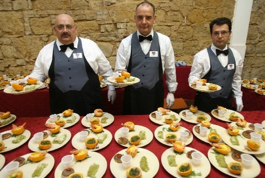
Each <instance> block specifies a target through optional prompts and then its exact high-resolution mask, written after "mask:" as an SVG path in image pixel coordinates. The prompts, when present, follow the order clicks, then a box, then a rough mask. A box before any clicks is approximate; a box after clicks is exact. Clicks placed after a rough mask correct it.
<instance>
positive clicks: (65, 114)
mask: <svg viewBox="0 0 265 178" xmlns="http://www.w3.org/2000/svg"><path fill="white" fill-rule="evenodd" d="M73 112H74V111H73V110H72V109H67V110H65V111H64V112H63V116H64V117H69V116H71V115H72V114H73Z"/></svg>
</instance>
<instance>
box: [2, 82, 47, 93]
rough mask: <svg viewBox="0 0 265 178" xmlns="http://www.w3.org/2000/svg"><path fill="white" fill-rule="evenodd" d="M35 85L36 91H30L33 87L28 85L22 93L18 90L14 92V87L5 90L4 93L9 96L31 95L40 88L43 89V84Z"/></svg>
mask: <svg viewBox="0 0 265 178" xmlns="http://www.w3.org/2000/svg"><path fill="white" fill-rule="evenodd" d="M33 85H35V88H34V89H29V88H30V87H32V85H26V86H25V87H24V88H23V90H22V91H16V90H14V88H13V87H12V86H8V87H6V88H5V89H4V92H5V93H8V94H13V95H20V94H25V93H30V92H33V91H35V90H37V89H38V88H40V87H42V85H43V83H42V82H40V81H38V82H37V84H33ZM27 89H29V90H27Z"/></svg>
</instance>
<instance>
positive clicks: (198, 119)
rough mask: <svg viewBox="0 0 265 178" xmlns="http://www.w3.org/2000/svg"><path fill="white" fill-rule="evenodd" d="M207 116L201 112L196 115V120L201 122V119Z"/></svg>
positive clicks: (205, 118) (204, 119) (203, 119)
mask: <svg viewBox="0 0 265 178" xmlns="http://www.w3.org/2000/svg"><path fill="white" fill-rule="evenodd" d="M206 120H207V117H206V115H204V114H203V113H201V114H199V115H197V122H199V123H201V122H202V121H206Z"/></svg>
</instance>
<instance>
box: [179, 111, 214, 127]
mask: <svg viewBox="0 0 265 178" xmlns="http://www.w3.org/2000/svg"><path fill="white" fill-rule="evenodd" d="M186 111H189V109H185V110H182V111H181V112H180V113H179V115H180V117H181V119H183V120H184V121H186V122H189V123H192V124H198V123H199V122H198V121H197V116H198V115H199V114H204V115H205V116H206V117H207V121H211V119H212V118H211V116H210V115H209V114H207V113H206V112H203V111H200V110H198V111H197V112H196V113H193V115H192V116H191V118H186Z"/></svg>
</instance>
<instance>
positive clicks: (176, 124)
mask: <svg viewBox="0 0 265 178" xmlns="http://www.w3.org/2000/svg"><path fill="white" fill-rule="evenodd" d="M181 125H182V124H181V123H180V122H178V123H176V122H173V123H171V124H170V126H169V129H170V130H172V131H174V132H175V131H177V130H178V129H179V128H180V126H181Z"/></svg>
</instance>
